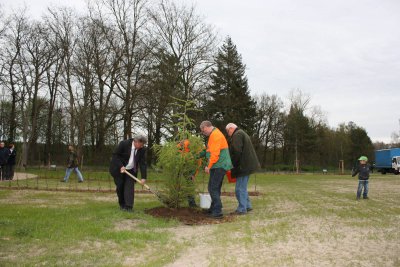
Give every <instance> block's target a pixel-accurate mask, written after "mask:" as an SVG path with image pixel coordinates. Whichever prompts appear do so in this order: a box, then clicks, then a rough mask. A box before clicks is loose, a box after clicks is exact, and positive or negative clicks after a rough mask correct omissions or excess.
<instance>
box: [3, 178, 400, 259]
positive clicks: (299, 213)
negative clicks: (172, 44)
mask: <svg viewBox="0 0 400 267" xmlns="http://www.w3.org/2000/svg"><path fill="white" fill-rule="evenodd" d="M60 174H61V172H60V173H58V171H57V172H54V176H52V177H51V178H48V179H49V180H51V181H52V179H56V178H58V176H59V175H60ZM97 177H99V178H98V180H101V179H102V178H103V179H105V181H107V179H108V178H107V174H106V173H101V174H99V175H98V176H97ZM156 177H157V178H160V177H162V176H161V174H159V173H150V177H149V178H150V179H149V182H150V185H152V184H151V179H153V180H156ZM71 178H72V179H73V177H71ZM160 179H161V178H160ZM202 179H203V178H202V176H201V175H200V176H199V177H198V188H199V189H200V191H202V187H203V185H202ZM33 180H34V179H33ZM254 180H255V179H254V176H253V178H251V182H250V185H249V190H250V191H253V190H254V187H255V184H254ZM30 182H32V181H29V183H30ZM48 184H50V183H48ZM71 184H72V182H71ZM52 185H53V184H51V186H52ZM79 185H80V184H79ZM83 185H84V184H83ZM154 185H155V184H153V186H154ZM233 186H234V185H232V184H225V185H224V190H225V191H233ZM356 187H357V180H356V179H354V178H350V177H349V176H333V175H269V174H257V188H258V191H260V192H262V193H263V194H262V195H260V196H258V197H251V199H252V202H253V206H254V210H253V211H252V212H251V213H250V214H249V215H246V216H240V217H237V219H236V220H235V221H234V222H231V223H224V224H216V225H209V226H192V227H189V226H183V225H181V224H180V223H178V222H177V221H174V220H171V221H168V220H164V219H157V218H153V217H151V216H149V215H147V214H145V213H144V210H145V209H147V208H152V207H156V206H159V205H160V204H159V203H158V202H157V200H156V198H154V196H152V195H144V194H142V195H137V196H136V200H135V212H134V213H124V212H121V211H119V210H118V209H117V203H116V202H117V201H116V196H115V194H114V193H99V192H65V191H57V192H54V191H43V190H7V189H1V190H0V207H1V208H0V266H36V265H46V266H164V265H166V264H168V263H174V262H175V263H176V264H177V265H179V263H182V262H180V261H184V260H187V259H186V258H185V257H189V258H193V257H194V261H195V262H198V263H199V262H201V261H199V260H201V259H206V265H209V266H238V265H240V266H254V265H259V266H305V265H311V266H319V265H336V266H362V265H365V264H366V263H367V262H368V264H370V265H371V266H399V262H400V260H399V256H398V255H399V254H400V245H399V242H398V240H400V230H399V225H400V176H394V175H386V176H382V175H375V174H374V175H373V176H372V178H371V181H370V200H361V201H356V200H355V190H356ZM222 201H223V205H224V211H225V212H226V213H227V212H229V211H233V210H234V209H235V207H236V199H235V198H234V197H223V199H222ZM204 248H206V249H207V248H209V249H210V250H209V251H206V252H203V253H200V250H201V249H204ZM197 251H198V254H199V259H196V258H195V257H196V255H197ZM361 251H367V253H360V252H361ZM242 255H246V256H245V259H242ZM189 265H190V264H189Z"/></svg>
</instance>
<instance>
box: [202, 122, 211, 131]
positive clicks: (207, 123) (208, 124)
mask: <svg viewBox="0 0 400 267" xmlns="http://www.w3.org/2000/svg"><path fill="white" fill-rule="evenodd" d="M211 126H213V125H212V123H211V121H202V122H201V123H200V129H203V128H204V127H211Z"/></svg>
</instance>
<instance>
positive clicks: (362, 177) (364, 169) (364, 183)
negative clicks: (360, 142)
mask: <svg viewBox="0 0 400 267" xmlns="http://www.w3.org/2000/svg"><path fill="white" fill-rule="evenodd" d="M358 160H359V161H360V164H359V165H358V166H357V167H356V168H355V169H353V170H352V172H351V176H352V177H354V176H356V175H357V174H358V188H357V200H359V199H360V197H361V192H362V189H363V187H364V193H363V199H368V179H369V172H370V165H369V164H368V163H367V162H368V158H367V157H366V156H361V157H360V158H359V159H358Z"/></svg>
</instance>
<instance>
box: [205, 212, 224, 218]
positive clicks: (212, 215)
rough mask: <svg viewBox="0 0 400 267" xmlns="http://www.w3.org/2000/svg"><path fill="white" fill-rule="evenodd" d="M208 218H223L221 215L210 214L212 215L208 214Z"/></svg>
mask: <svg viewBox="0 0 400 267" xmlns="http://www.w3.org/2000/svg"><path fill="white" fill-rule="evenodd" d="M208 217H210V218H212V219H222V218H224V215H223V214H222V213H221V214H212V213H210V214H209V215H208Z"/></svg>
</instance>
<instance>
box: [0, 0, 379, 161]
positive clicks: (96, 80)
mask: <svg viewBox="0 0 400 267" xmlns="http://www.w3.org/2000/svg"><path fill="white" fill-rule="evenodd" d="M0 10H4V9H0ZM0 12H1V11H0ZM245 69H246V67H245V65H244V64H243V63H242V58H241V56H240V54H239V53H238V51H237V48H236V46H235V45H234V43H233V42H232V40H231V39H230V38H229V37H227V38H226V39H225V40H224V43H223V45H222V46H221V47H220V48H218V37H217V35H216V33H215V31H214V30H213V28H212V26H211V25H208V24H207V23H205V22H204V21H203V19H202V18H201V17H200V16H199V15H197V14H196V12H195V8H194V7H188V6H185V5H178V4H176V3H175V2H172V1H169V0H160V1H158V2H157V3H154V2H150V1H146V0H97V1H93V2H92V3H91V4H89V5H88V8H87V10H86V12H84V14H81V15H78V13H77V12H76V11H75V10H73V9H69V8H64V7H61V8H49V9H48V10H47V12H46V13H45V14H43V16H42V19H41V20H32V19H29V18H28V15H27V11H26V10H19V11H16V12H14V13H12V14H4V13H0V90H1V92H2V98H1V99H0V100H1V110H0V111H1V114H0V115H1V118H0V119H1V126H0V139H2V140H8V141H18V142H21V143H22V148H21V152H22V153H21V155H22V158H21V163H22V164H23V165H27V164H28V163H29V164H33V163H37V161H38V159H39V158H40V161H41V162H42V163H44V164H48V163H50V162H54V161H57V160H61V159H57V155H58V154H60V153H59V152H60V148H61V147H63V146H65V145H66V144H76V145H77V147H78V151H80V152H81V154H85V155H86V157H87V160H89V162H90V163H92V164H96V163H106V162H108V160H109V156H110V151H111V150H112V148H113V146H114V145H115V144H117V143H118V142H119V141H120V140H121V139H122V138H126V137H128V136H130V135H131V134H132V132H143V133H146V134H147V135H148V140H149V143H148V145H149V147H153V146H154V145H156V144H161V143H162V142H163V140H165V139H169V138H172V137H173V136H176V135H177V131H178V128H177V127H176V125H178V124H179V121H178V120H179V117H178V116H176V115H177V114H180V113H181V112H182V110H181V108H182V105H179V104H177V103H178V99H180V100H183V101H193V103H194V104H195V108H194V109H193V110H191V111H189V112H188V115H189V116H190V117H191V118H193V120H194V121H195V125H199V123H200V122H201V121H202V120H204V119H209V120H211V121H212V122H213V123H215V125H216V126H218V127H220V128H221V129H223V128H224V126H225V125H226V124H227V123H228V122H235V123H237V124H238V125H239V126H240V127H242V128H244V129H245V130H246V131H247V132H248V133H249V134H250V135H252V136H253V139H254V144H255V146H256V149H257V152H258V154H259V158H260V161H261V162H262V165H263V166H264V167H267V166H271V165H276V164H286V165H291V164H293V162H294V160H296V159H297V160H300V161H301V162H302V163H303V164H314V165H319V166H322V165H323V166H336V165H337V163H338V161H339V160H342V159H344V160H345V162H347V163H348V164H351V162H352V161H353V160H354V159H355V158H356V157H357V156H358V155H360V154H366V155H371V153H372V144H371V140H370V139H369V137H368V135H367V133H366V132H365V130H364V129H363V128H361V127H359V126H357V125H355V124H354V123H349V124H342V125H340V126H339V127H338V128H337V129H331V128H329V127H328V126H327V124H326V122H325V121H324V119H323V116H321V114H322V112H321V111H320V110H318V109H316V108H313V107H310V105H309V102H310V97H309V96H307V95H304V94H303V93H302V92H301V91H299V90H297V91H293V93H292V94H291V96H290V99H289V100H290V104H289V107H285V106H284V104H283V100H282V99H280V98H279V97H278V96H277V95H276V94H267V93H265V94H262V95H256V96H251V94H250V90H249V88H248V82H247V78H246V74H245ZM259 89H262V88H259ZM188 130H190V131H192V132H196V131H197V129H196V127H193V128H192V129H188ZM154 158H155V156H154V155H153V152H152V150H149V160H150V161H152V162H154Z"/></svg>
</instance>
